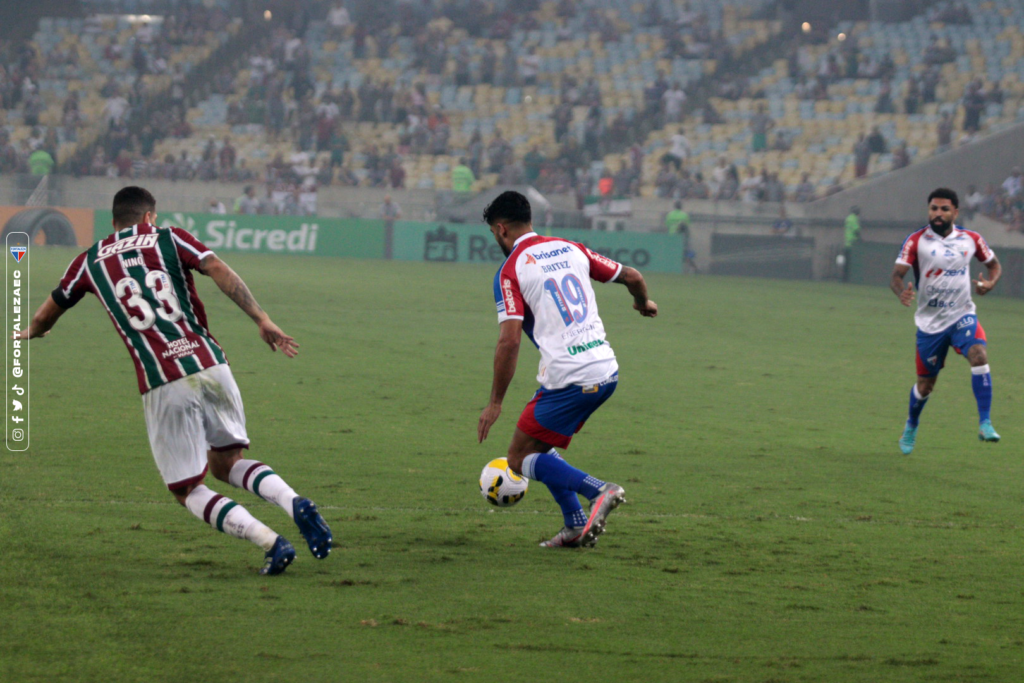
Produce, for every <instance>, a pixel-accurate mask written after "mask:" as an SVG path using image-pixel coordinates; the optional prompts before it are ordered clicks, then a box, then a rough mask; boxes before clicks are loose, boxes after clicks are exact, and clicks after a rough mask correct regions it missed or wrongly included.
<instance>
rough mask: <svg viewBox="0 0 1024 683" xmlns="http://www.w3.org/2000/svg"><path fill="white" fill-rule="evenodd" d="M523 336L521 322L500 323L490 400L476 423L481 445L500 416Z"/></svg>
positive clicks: (517, 320) (516, 319) (514, 370)
mask: <svg viewBox="0 0 1024 683" xmlns="http://www.w3.org/2000/svg"><path fill="white" fill-rule="evenodd" d="M522 336H523V321H522V320H520V319H518V318H511V319H509V320H505V321H504V322H502V323H501V326H500V327H499V332H498V345H497V347H496V348H495V349H494V380H493V381H492V382H491V399H490V401H489V402H488V403H487V407H486V408H484V412H483V413H481V414H480V421H479V422H478V423H477V438H478V439H479V443H483V441H484V439H486V438H487V433H488V432H490V431H491V426H492V425H493V424H494V423H495V422H497V421H498V417H500V416H501V402H502V401H504V400H505V392H506V391H508V385H509V384H511V383H512V378H513V377H514V376H515V374H516V363H517V362H518V361H519V342H520V340H521V339H522Z"/></svg>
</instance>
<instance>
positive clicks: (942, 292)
mask: <svg viewBox="0 0 1024 683" xmlns="http://www.w3.org/2000/svg"><path fill="white" fill-rule="evenodd" d="M959 206H960V201H959V200H958V199H957V196H956V192H954V191H953V190H950V189H947V188H944V187H940V188H939V189H937V190H934V191H933V192H932V193H931V194H930V195H928V225H926V226H925V227H923V228H921V229H920V230H918V231H916V232H914V233H911V235H910V236H909V237H907V239H906V241H905V242H904V243H903V248H902V249H900V255H899V257H898V258H897V259H896V266H895V267H894V268H893V270H892V281H891V283H890V286H891V288H892V291H893V292H894V293H895V294H896V296H898V297H899V299H900V303H902V304H903V305H904V306H910V303H911V302H912V301H913V300H914V286H915V284H916V286H917V288H918V289H919V290H920V292H921V297H920V299H919V300H918V303H917V312H916V313H915V314H914V322H915V323H917V383H916V384H915V385H914V386H913V388H912V389H911V390H910V415H909V417H908V418H907V424H906V426H905V427H904V429H903V436H902V437H901V438H900V442H899V443H900V450H901V451H903V453H905V454H909V453H910V452H911V451H913V450H914V442H915V440H916V439H917V426H918V420H919V418H920V417H921V411H922V410H924V406H925V404H926V403H927V402H928V396H929V395H930V394H931V393H932V390H933V389H934V388H935V380H936V379H938V376H939V371H940V370H941V369H942V367H943V365H944V364H945V360H946V352H947V351H949V347H950V346H952V347H953V348H954V349H955V350H956V352H957V353H959V354H962V355H963V356H964V357H965V358H967V361H968V362H969V363H970V364H971V384H972V386H973V387H974V398H975V399H976V400H977V403H978V420H979V427H978V429H979V433H978V438H979V439H981V440H982V441H993V442H994V441H999V434H997V433H996V430H995V429H994V428H993V427H992V419H991V416H990V411H991V409H992V375H991V373H990V372H989V367H988V353H987V351H986V340H985V330H984V329H983V328H982V326H981V323H980V322H979V321H978V316H977V314H976V313H975V307H974V301H972V300H971V274H970V265H971V259H972V258H976V259H978V260H979V261H981V262H982V263H984V264H985V268H986V269H987V270H988V279H987V280H986V279H985V278H984V277H983V276H982V275H981V274H980V273H979V274H978V279H977V280H975V281H974V291H975V292H976V293H977V294H978V296H984V295H986V294H988V293H989V292H990V291H992V288H993V287H995V286H996V283H997V282H999V278H1000V276H1001V275H1002V271H1003V269H1002V267H1001V266H1000V265H999V259H997V258H996V255H995V253H993V251H992V250H991V249H989V246H988V244H986V242H985V238H984V237H982V236H981V235H979V234H978V233H976V232H974V231H971V230H964V229H963V228H960V227H958V226H957V225H956V223H955V222H956V218H957V215H958V214H959V211H958V208H959ZM911 268H913V269H914V283H909V282H908V283H906V285H904V283H903V277H904V276H905V275H906V274H907V271H908V270H910V269H911Z"/></svg>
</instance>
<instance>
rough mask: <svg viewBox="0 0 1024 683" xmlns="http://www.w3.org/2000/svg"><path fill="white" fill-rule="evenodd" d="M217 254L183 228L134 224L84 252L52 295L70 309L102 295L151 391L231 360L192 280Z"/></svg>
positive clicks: (141, 384) (145, 386) (144, 386)
mask: <svg viewBox="0 0 1024 683" xmlns="http://www.w3.org/2000/svg"><path fill="white" fill-rule="evenodd" d="M212 253H213V252H212V251H210V250H209V249H208V248H207V247H206V245H204V244H203V243H202V242H200V241H199V240H197V239H196V238H195V237H193V236H192V235H191V234H190V233H188V232H186V231H184V230H182V229H181V228H158V227H156V226H153V225H147V224H145V223H142V224H139V225H133V226H132V227H130V228H125V229H123V230H119V231H117V232H115V233H114V234H113V235H110V236H109V237H106V238H104V239H102V240H100V241H99V242H97V243H96V244H94V245H93V246H92V247H91V248H90V249H88V250H87V251H85V252H82V253H81V254H79V255H78V257H77V258H75V260H74V261H72V262H71V265H70V266H68V269H67V271H66V272H65V273H64V277H63V278H61V281H60V284H59V285H57V288H56V289H54V290H53V293H52V294H51V296H52V297H53V300H54V302H56V304H57V305H58V306H60V307H61V308H64V309H67V308H71V307H72V306H74V305H75V304H77V303H78V302H79V301H81V299H82V297H83V296H85V295H86V294H87V293H90V292H91V293H93V294H95V295H96V296H97V298H99V300H100V303H102V304H103V307H104V308H105V309H106V311H107V315H109V316H110V321H111V322H112V323H114V328H115V329H117V331H118V333H119V334H120V335H121V339H122V340H123V341H124V344H125V346H126V347H128V353H129V355H131V358H132V361H134V363H135V372H136V374H137V375H138V380H139V391H140V392H141V393H143V394H145V393H146V392H147V391H150V390H151V389H155V388H156V387H158V386H161V385H163V384H167V383H168V382H173V381H174V380H177V379H181V378H182V377H186V376H188V375H192V374H195V373H197V372H199V371H201V370H204V369H206V368H211V367H213V366H215V365H220V364H221V363H226V362H227V358H226V357H225V356H224V350H223V349H222V348H221V347H220V345H219V344H218V343H217V340H216V339H214V338H213V335H212V334H210V330H209V327H208V325H207V322H206V310H205V309H204V307H203V302H202V301H200V300H199V295H198V294H197V293H196V287H195V282H194V281H193V279H192V271H193V270H197V269H198V268H199V264H200V262H201V261H202V259H203V257H205V256H207V255H209V254H212Z"/></svg>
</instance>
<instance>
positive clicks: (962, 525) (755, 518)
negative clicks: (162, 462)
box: [10, 498, 1022, 531]
mask: <svg viewBox="0 0 1024 683" xmlns="http://www.w3.org/2000/svg"><path fill="white" fill-rule="evenodd" d="M10 502H17V503H27V504H29V505H32V504H40V505H58V506H75V505H111V506H119V505H123V506H139V505H150V506H161V507H163V506H168V507H179V506H178V503H176V502H174V501H172V500H144V501H130V500H88V499H80V500H74V499H69V498H57V499H45V500H40V499H37V498H32V499H28V498H13V499H10ZM243 502H244V501H243ZM250 502H251V501H250ZM317 508H319V509H320V510H327V511H332V512H335V511H336V512H352V513H355V514H357V515H358V514H365V513H368V512H382V513H393V514H417V513H438V514H445V515H449V514H466V513H469V514H473V515H480V514H485V515H494V514H503V515H540V514H548V513H542V512H541V511H539V510H516V509H507V510H493V509H488V508H479V507H461V508H456V507H397V506H381V505H366V506H353V505H317ZM552 514H553V512H552ZM615 516H616V517H625V518H629V519H637V520H645V519H696V520H707V521H720V522H736V521H745V522H766V521H792V522H804V523H810V524H868V525H872V524H873V525H884V526H908V527H919V528H926V529H927V528H930V529H1003V530H1006V531H1016V530H1019V529H1021V528H1022V527H1021V525H1019V524H1012V523H1009V522H1000V523H990V524H980V523H970V522H941V521H935V520H927V519H910V518H906V519H904V518H898V517H888V518H876V517H873V516H867V515H864V516H859V517H833V518H822V517H819V518H815V517H802V516H800V515H779V514H775V513H764V514H750V515H715V514H698V513H692V512H652V513H639V512H628V511H625V510H621V509H620V510H618V511H616V513H615ZM341 521H345V520H341Z"/></svg>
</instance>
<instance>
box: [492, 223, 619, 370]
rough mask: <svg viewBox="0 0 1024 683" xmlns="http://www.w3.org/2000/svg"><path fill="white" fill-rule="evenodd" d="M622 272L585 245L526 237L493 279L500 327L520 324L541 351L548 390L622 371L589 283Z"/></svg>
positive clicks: (600, 280) (517, 241)
mask: <svg viewBox="0 0 1024 683" xmlns="http://www.w3.org/2000/svg"><path fill="white" fill-rule="evenodd" d="M621 271H622V266H621V265H620V264H619V263H617V262H615V261H612V260H611V259H609V258H606V257H604V256H602V255H600V254H597V253H595V252H593V251H591V250H590V249H588V248H587V247H585V246H583V245H582V244H578V243H576V242H570V241H569V240H565V239H562V238H559V237H541V236H540V235H537V234H536V233H533V232H531V233H527V234H526V235H523V236H522V237H520V238H519V239H518V240H516V243H515V247H514V248H513V250H512V253H511V254H510V255H509V257H508V259H506V260H505V263H503V264H502V266H501V268H500V269H499V270H498V273H497V274H496V275H495V276H494V302H495V304H496V305H497V307H498V322H499V323H501V322H504V321H506V320H513V319H518V320H522V321H523V330H524V331H525V332H526V334H527V335H528V336H529V337H530V340H531V341H532V342H533V343H534V344H535V345H536V346H537V348H538V349H539V350H540V368H539V370H538V373H537V381H538V382H540V384H541V385H542V386H543V387H545V388H547V389H561V388H563V387H566V386H569V385H570V384H591V383H597V382H601V381H603V380H605V379H607V378H609V377H611V376H612V375H613V374H615V372H617V371H618V369H619V366H618V363H617V362H616V360H615V353H614V352H613V351H612V348H611V346H610V345H609V344H608V340H607V339H606V338H605V331H604V323H602V322H601V317H600V315H598V311H597V299H596V297H595V295H594V288H593V287H592V286H591V283H590V281H591V280H592V279H593V280H597V281H598V282H611V281H612V280H614V279H615V278H617V277H618V276H619V273H620V272H621Z"/></svg>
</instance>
